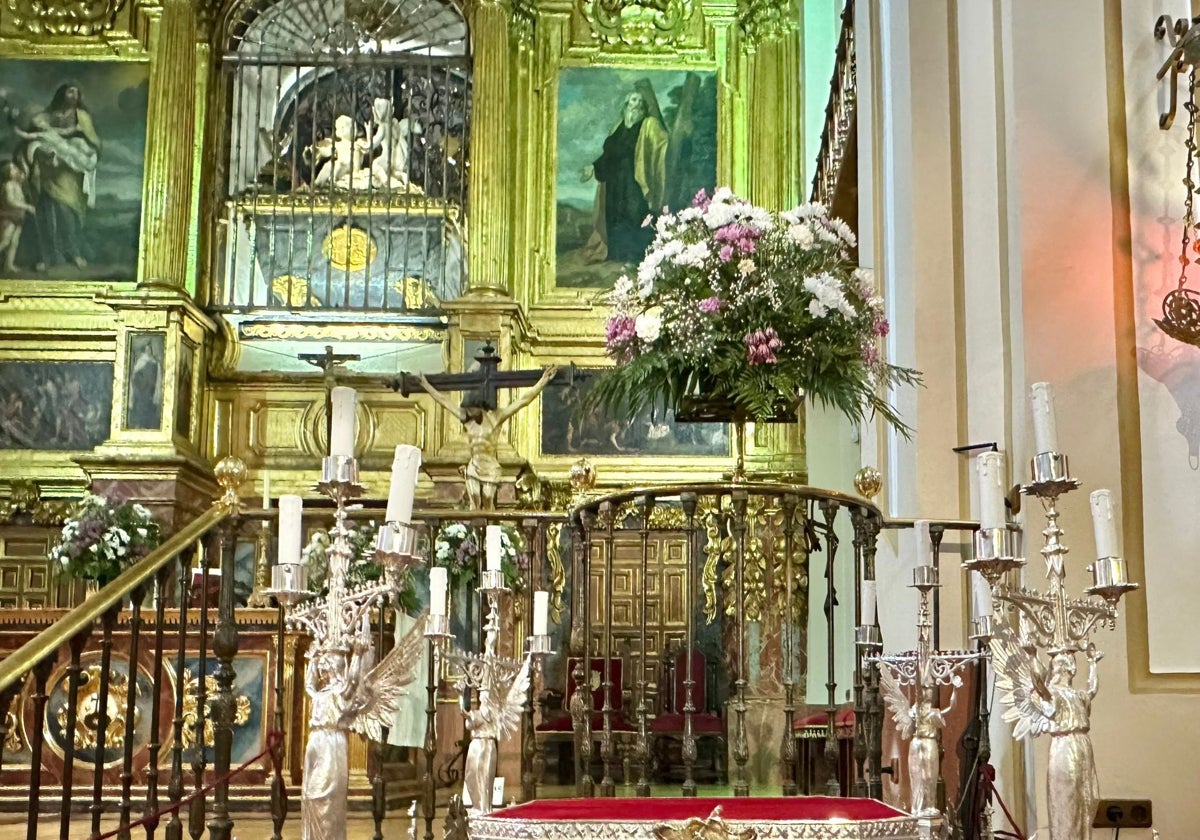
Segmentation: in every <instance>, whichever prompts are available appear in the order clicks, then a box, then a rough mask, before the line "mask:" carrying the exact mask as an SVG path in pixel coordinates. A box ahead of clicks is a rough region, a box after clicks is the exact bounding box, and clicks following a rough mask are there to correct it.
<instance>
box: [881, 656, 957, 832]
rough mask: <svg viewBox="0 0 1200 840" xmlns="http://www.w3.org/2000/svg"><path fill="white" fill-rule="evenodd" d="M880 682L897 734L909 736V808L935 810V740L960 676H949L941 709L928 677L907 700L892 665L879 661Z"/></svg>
mask: <svg viewBox="0 0 1200 840" xmlns="http://www.w3.org/2000/svg"><path fill="white" fill-rule="evenodd" d="M879 685H880V688H881V689H882V690H883V699H884V701H885V702H886V703H887V706H888V709H889V710H890V711H891V713H892V720H894V721H895V722H896V729H897V731H898V732H899V733H900V737H901V738H904V739H906V740H907V739H910V738H911V739H912V741H911V743H910V744H909V745H908V782H909V790H910V799H911V801H910V802H909V808H908V809H909V811H910V812H911V813H913V814H915V815H916V816H930V815H933V814H937V813H938V808H937V782H938V776H939V775H940V768H939V765H940V756H939V755H938V753H939V749H938V744H939V741H940V740H941V737H942V729H944V728H945V726H946V716H947V715H948V714H950V711H951V709H953V708H954V701H955V699H956V698H957V696H958V687H959V686H961V685H962V678H961V677H959V676H958V675H957V674H956V675H955V676H953V677H952V678H951V681H950V685H951V686H952V690H951V692H950V702H949V703H947V704H946V708H944V709H939V708H938V707H937V705H936V704H935V703H934V689H935V688H936V686H935V685H933V684H932V679H931V678H927V679H923V680H921V681H920V683H919V684H918V685H917V686H916V689H915V691H916V694H917V701H916V702H915V703H909V702H908V698H907V697H906V696H905V695H904V689H903V688H902V687H901V686H900V682H899V681H898V680H897V679H896V676H895V674H893V673H892V670H891V668H889V667H888V666H887V663H885V662H880V663H879Z"/></svg>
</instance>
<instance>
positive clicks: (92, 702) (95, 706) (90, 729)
mask: <svg viewBox="0 0 1200 840" xmlns="http://www.w3.org/2000/svg"><path fill="white" fill-rule="evenodd" d="M100 674H101V668H100V665H99V664H98V663H97V664H95V665H88V666H87V667H86V668H84V669H83V670H82V671H81V672H80V674H79V707H78V710H77V711H76V715H75V731H74V732H73V733H71V735H70V737H71V739H72V741H73V743H74V745H75V749H76V750H94V749H96V745H97V738H98V736H99V734H100V730H99V724H100ZM128 700H129V675H128V674H125V673H122V672H121V671H117V670H110V671H109V674H108V697H107V698H105V704H104V705H105V707H106V710H107V722H106V725H105V727H104V749H105V751H108V750H119V749H121V748H122V747H124V746H125V710H126V708H128ZM70 702H71V701H70V698H68V699H67V700H65V701H64V702H63V703H61V704H60V705H59V707H58V708H57V709H56V710H55V712H54V717H55V719H56V720H57V721H58V726H59V728H60V729H61V730H62V731H63V733H64V735H65V734H66V731H67V714H68V706H69V704H70ZM140 718H141V709H139V708H138V707H137V706H136V705H135V706H134V710H133V726H134V728H135V729H136V728H137V724H138V720H139V719H140Z"/></svg>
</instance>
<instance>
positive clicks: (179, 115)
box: [141, 0, 196, 287]
mask: <svg viewBox="0 0 1200 840" xmlns="http://www.w3.org/2000/svg"><path fill="white" fill-rule="evenodd" d="M150 14H151V15H152V17H151V43H152V44H153V50H154V52H153V59H152V61H151V67H150V105H149V116H148V121H147V124H148V126H149V131H150V136H149V138H147V140H148V142H147V148H146V180H145V186H144V190H143V209H142V242H143V243H144V255H143V259H142V272H141V280H142V282H145V283H154V284H164V285H168V286H175V287H185V286H186V285H187V283H188V280H189V278H188V266H189V260H188V252H189V243H190V242H191V218H192V204H193V202H192V180H193V164H194V161H195V153H196V150H195V120H196V51H195V38H196V35H195V33H196V17H195V14H194V10H193V9H192V4H191V0H163V3H162V8H161V9H159V10H153V11H151V12H150Z"/></svg>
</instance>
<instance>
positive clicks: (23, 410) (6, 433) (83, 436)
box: [0, 362, 113, 451]
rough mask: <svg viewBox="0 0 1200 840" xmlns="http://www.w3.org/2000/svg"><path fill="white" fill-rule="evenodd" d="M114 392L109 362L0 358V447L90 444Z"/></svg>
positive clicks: (97, 440)
mask: <svg viewBox="0 0 1200 840" xmlns="http://www.w3.org/2000/svg"><path fill="white" fill-rule="evenodd" d="M112 395H113V366H112V363H111V362H0V449H36V450H68V451H79V450H90V449H94V448H95V447H96V446H99V445H100V444H101V443H103V442H104V441H106V440H107V439H108V436H109V431H110V428H109V427H110V424H111V420H112Z"/></svg>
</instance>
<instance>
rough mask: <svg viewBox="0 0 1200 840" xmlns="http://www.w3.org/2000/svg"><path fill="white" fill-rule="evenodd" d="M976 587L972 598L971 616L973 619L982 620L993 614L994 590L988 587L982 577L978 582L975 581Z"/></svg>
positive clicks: (974, 585)
mask: <svg viewBox="0 0 1200 840" xmlns="http://www.w3.org/2000/svg"><path fill="white" fill-rule="evenodd" d="M971 583H972V586H973V587H974V589H973V592H972V595H973V597H972V598H971V616H972V617H973V618H982V617H983V616H985V615H991V614H992V590H991V588H990V587H988V585H987V581H985V580H984V579H983V578H982V577H980V578H979V579H978V580H973V581H972V582H971Z"/></svg>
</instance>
